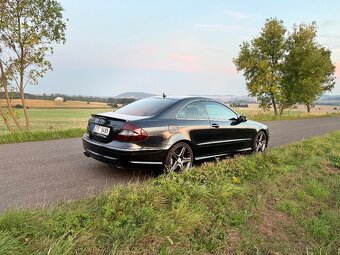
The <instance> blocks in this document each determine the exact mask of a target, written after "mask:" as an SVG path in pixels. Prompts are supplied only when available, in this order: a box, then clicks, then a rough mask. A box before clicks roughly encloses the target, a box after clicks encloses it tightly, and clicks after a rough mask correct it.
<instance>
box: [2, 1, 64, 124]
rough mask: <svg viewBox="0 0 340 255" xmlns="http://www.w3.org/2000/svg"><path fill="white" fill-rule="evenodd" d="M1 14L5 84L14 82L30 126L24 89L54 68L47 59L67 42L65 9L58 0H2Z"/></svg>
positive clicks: (36, 82)
mask: <svg viewBox="0 0 340 255" xmlns="http://www.w3.org/2000/svg"><path fill="white" fill-rule="evenodd" d="M0 13H1V16H0V53H1V59H0V61H1V63H2V64H3V65H4V66H5V69H6V70H4V71H3V72H2V77H3V78H4V77H5V76H6V77H5V78H6V80H7V81H4V80H3V83H7V82H10V81H11V82H13V83H14V84H15V85H16V87H17V88H18V91H19V92H20V98H21V100H22V105H23V107H24V113H25V119H26V128H27V129H29V119H28V113H27V110H26V105H25V97H24V90H25V87H26V85H27V84H33V85H34V84H38V79H39V78H42V77H43V75H44V74H45V73H46V72H47V71H48V70H50V69H52V65H51V63H50V62H49V61H48V60H47V58H46V56H47V55H48V54H53V46H52V45H54V44H58V43H65V29H66V24H65V22H64V20H63V16H62V13H63V8H62V6H61V5H60V3H59V2H58V1H56V0H47V1H45V0H1V1H0ZM9 107H10V106H9Z"/></svg>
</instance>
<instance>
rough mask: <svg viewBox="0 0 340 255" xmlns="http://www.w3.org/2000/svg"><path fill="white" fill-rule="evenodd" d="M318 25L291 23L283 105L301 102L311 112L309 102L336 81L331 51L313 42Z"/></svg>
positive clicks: (284, 75)
mask: <svg viewBox="0 0 340 255" xmlns="http://www.w3.org/2000/svg"><path fill="white" fill-rule="evenodd" d="M316 33H317V26H316V23H315V22H313V23H312V24H310V25H306V24H300V25H298V26H297V25H296V26H294V29H293V32H292V33H291V34H290V35H289V37H288V39H287V43H286V45H287V46H286V50H287V56H286V59H285V64H284V68H283V80H282V94H283V98H285V102H286V104H288V105H289V104H296V103H301V104H305V105H306V106H307V111H308V112H310V108H311V105H312V104H313V102H315V100H317V99H318V98H319V97H320V96H321V95H322V94H323V93H324V92H326V91H331V90H332V89H333V87H334V84H335V77H334V72H335V66H334V64H333V63H332V61H331V52H330V51H329V50H328V49H326V48H324V47H322V46H321V45H319V44H318V43H317V42H316V35H317V34H316Z"/></svg>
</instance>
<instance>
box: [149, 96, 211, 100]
mask: <svg viewBox="0 0 340 255" xmlns="http://www.w3.org/2000/svg"><path fill="white" fill-rule="evenodd" d="M150 98H159V99H162V98H163V97H162V96H154V97H150ZM166 98H167V99H173V100H178V101H180V100H185V99H190V100H202V99H203V100H211V101H216V100H215V99H213V98H209V97H202V96H167V97H166Z"/></svg>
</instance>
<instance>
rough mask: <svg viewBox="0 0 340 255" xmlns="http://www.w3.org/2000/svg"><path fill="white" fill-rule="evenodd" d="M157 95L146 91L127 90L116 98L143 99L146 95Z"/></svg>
mask: <svg viewBox="0 0 340 255" xmlns="http://www.w3.org/2000/svg"><path fill="white" fill-rule="evenodd" d="M152 96H156V95H155V94H150V93H145V92H125V93H122V94H119V95H118V96H116V97H115V98H135V99H142V98H146V97H152Z"/></svg>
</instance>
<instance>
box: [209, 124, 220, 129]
mask: <svg viewBox="0 0 340 255" xmlns="http://www.w3.org/2000/svg"><path fill="white" fill-rule="evenodd" d="M211 127H213V128H219V127H220V125H218V124H216V123H213V124H211Z"/></svg>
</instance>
